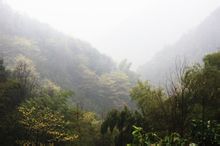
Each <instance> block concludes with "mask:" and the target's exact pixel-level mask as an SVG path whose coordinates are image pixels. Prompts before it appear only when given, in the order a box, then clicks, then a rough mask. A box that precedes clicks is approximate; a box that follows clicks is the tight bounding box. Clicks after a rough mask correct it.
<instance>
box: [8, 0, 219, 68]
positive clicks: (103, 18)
mask: <svg viewBox="0 0 220 146" xmlns="http://www.w3.org/2000/svg"><path fill="white" fill-rule="evenodd" d="M6 1H7V2H8V3H9V4H10V5H11V7H12V8H14V9H16V10H18V11H20V12H21V13H26V14H28V15H29V16H30V17H33V18H36V19H38V20H40V21H41V22H45V23H48V24H50V25H51V26H52V27H54V28H56V29H58V30H60V31H63V32H65V33H67V34H70V35H72V36H74V37H76V38H80V39H82V40H85V41H88V42H89V43H90V44H92V45H93V46H94V47H96V48H97V49H98V50H99V51H100V52H102V53H105V54H107V55H109V56H111V57H112V58H114V59H115V60H116V61H119V60H122V59H124V58H127V59H128V60H129V61H131V62H132V63H133V64H134V66H138V65H141V64H143V63H145V62H146V61H147V60H149V59H150V58H151V57H152V56H153V55H154V54H155V53H156V52H157V51H159V50H160V49H162V48H163V47H164V46H165V45H168V44H172V43H174V42H175V41H176V40H178V38H179V37H180V36H181V35H182V34H184V33H187V32H188V31H189V30H190V29H193V28H194V27H196V26H197V25H198V24H199V23H201V22H202V20H204V18H205V17H206V16H208V15H209V14H210V13H211V12H212V11H214V10H215V9H216V8H217V7H219V6H220V0H6Z"/></svg>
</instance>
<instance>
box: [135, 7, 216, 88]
mask: <svg viewBox="0 0 220 146" xmlns="http://www.w3.org/2000/svg"><path fill="white" fill-rule="evenodd" d="M219 50H220V8H218V9H217V10H215V11H214V12H213V13H212V14H211V15H210V16H208V17H207V18H206V19H205V20H204V21H203V22H202V23H201V24H200V25H199V26H198V27H197V28H196V29H194V30H192V31H190V32H188V33H187V34H185V35H183V36H182V37H181V38H180V39H179V41H177V42H176V43H175V44H173V45H170V46H167V47H165V48H164V49H163V50H162V51H160V52H159V53H157V54H156V55H155V56H154V57H153V58H152V59H151V60H150V61H149V62H147V63H146V64H144V65H143V66H141V67H140V68H139V73H140V74H141V75H142V76H143V77H144V79H146V80H150V81H151V82H152V83H155V84H163V83H164V82H165V81H166V79H167V76H168V75H169V74H170V73H172V72H173V71H174V70H175V66H176V65H178V64H180V62H183V61H186V62H187V64H193V63H199V62H201V61H202V58H203V57H204V55H206V54H208V53H211V52H215V51H219Z"/></svg>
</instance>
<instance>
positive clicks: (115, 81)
mask: <svg viewBox="0 0 220 146" xmlns="http://www.w3.org/2000/svg"><path fill="white" fill-rule="evenodd" d="M0 55H1V56H3V58H4V59H5V62H6V64H7V65H8V66H10V65H12V64H13V63H14V61H15V58H16V56H18V55H24V56H25V57H27V58H30V59H31V60H32V61H33V63H34V64H35V65H36V67H37V70H38V72H40V76H41V77H42V78H48V79H50V80H52V81H54V82H55V83H57V84H58V85H60V86H61V87H63V88H65V89H68V90H73V91H74V92H75V95H74V97H73V98H72V100H73V102H74V103H76V104H80V105H81V106H83V108H86V109H89V110H93V111H97V112H101V111H104V110H108V109H110V108H113V107H121V106H122V105H128V104H130V98H129V95H128V93H129V92H128V90H129V87H130V86H131V81H130V79H129V77H128V76H129V74H127V73H125V72H122V71H119V70H118V69H117V68H116V65H115V63H114V62H113V61H112V59H111V58H109V57H108V56H106V55H103V54H101V53H99V52H98V51H97V50H96V49H95V48H93V47H92V46H90V45H89V44H88V43H86V42H83V41H81V40H78V39H74V38H72V37H69V36H67V35H65V34H63V33H60V32H58V31H56V30H54V29H52V28H51V27H50V26H48V25H46V24H42V23H40V22H38V21H36V20H33V19H31V18H29V17H26V16H23V15H20V14H18V13H16V12H14V11H13V10H11V9H10V8H9V7H8V6H7V5H5V4H2V3H1V2H0ZM122 85H125V87H123V88H125V89H123V90H119V89H121V88H122V87H121V86H122ZM117 91H118V92H117ZM123 91H124V92H123Z"/></svg>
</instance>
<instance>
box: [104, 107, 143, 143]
mask: <svg viewBox="0 0 220 146" xmlns="http://www.w3.org/2000/svg"><path fill="white" fill-rule="evenodd" d="M134 124H138V125H140V124H141V116H140V114H139V113H137V112H132V111H129V110H128V108H127V107H124V109H123V110H121V111H118V110H112V111H110V112H109V113H108V115H107V117H106V119H105V121H104V122H103V123H102V125H101V133H102V134H103V135H104V134H107V133H108V131H109V132H111V134H112V135H113V136H114V141H115V142H114V143H115V145H116V146H124V145H126V143H130V142H132V139H133V138H132V136H131V135H130V133H131V132H132V126H133V125H134Z"/></svg>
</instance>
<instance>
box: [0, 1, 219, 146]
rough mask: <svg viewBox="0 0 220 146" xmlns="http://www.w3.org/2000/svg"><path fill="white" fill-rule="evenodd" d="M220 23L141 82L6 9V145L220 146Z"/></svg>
mask: <svg viewBox="0 0 220 146" xmlns="http://www.w3.org/2000/svg"><path fill="white" fill-rule="evenodd" d="M5 18H7V19H5ZM219 18H220V11H219V9H218V10H216V11H215V12H214V13H213V14H212V15H211V16H209V17H208V18H207V19H206V20H205V21H204V22H203V23H202V24H201V25H200V26H198V28H197V29H196V30H194V31H192V32H191V33H189V34H187V35H186V36H183V37H182V38H181V39H180V40H179V41H178V42H177V43H176V44H174V45H173V46H171V47H169V48H168V49H167V50H166V52H165V51H164V52H163V51H162V52H161V53H159V54H158V55H157V56H155V58H154V59H153V60H152V61H151V62H150V63H149V64H146V65H144V66H143V67H142V68H141V73H142V75H144V77H145V78H146V79H148V80H146V81H145V80H141V79H142V78H143V76H142V77H141V76H139V75H138V74H137V73H136V72H134V71H132V70H131V63H130V62H129V61H127V60H126V59H124V60H122V61H121V62H120V63H119V64H116V63H115V62H114V61H113V60H112V59H111V58H110V57H108V56H106V55H104V54H101V53H100V52H99V51H98V50H96V49H95V48H93V47H92V46H91V45H90V44H88V43H87V42H84V41H81V40H78V39H76V38H72V37H70V36H68V35H66V34H63V33H61V32H58V31H56V30H55V29H53V28H51V27H50V26H48V25H47V24H42V23H40V22H38V21H37V20H33V19H31V18H29V17H27V16H24V15H21V14H18V13H16V12H15V11H13V10H12V9H11V8H10V7H9V6H7V5H6V4H4V3H2V1H1V0H0V145H3V146H14V145H21V146H29V145H35V146H46V145H49V146H54V145H55V146H114V145H115V146H132V145H137V146H145V145H146V146H147V145H151V144H155V145H156V144H159V145H172V146H174V145H189V144H191V143H194V144H198V145H201V146H209V145H213V146H217V145H220V98H219V96H220V52H219V47H220V44H219V42H220V41H219V40H218V39H219V35H220V32H219V29H218V24H219V22H220V19H219ZM185 55H187V56H185ZM176 58H179V60H177V59H176ZM182 58H183V60H181V59H182ZM155 60H156V61H155ZM168 70H169V71H170V72H168V74H167V71H168ZM166 74H167V76H166ZM161 79H162V80H163V81H162V80H161ZM161 81H162V83H163V84H162V85H161V84H158V83H161ZM165 81H166V82H165ZM155 83H156V84H155Z"/></svg>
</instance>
